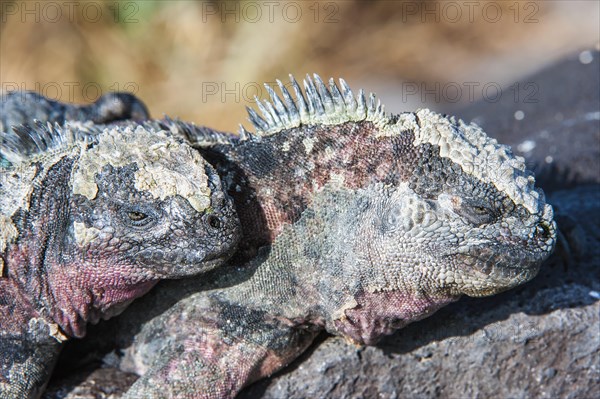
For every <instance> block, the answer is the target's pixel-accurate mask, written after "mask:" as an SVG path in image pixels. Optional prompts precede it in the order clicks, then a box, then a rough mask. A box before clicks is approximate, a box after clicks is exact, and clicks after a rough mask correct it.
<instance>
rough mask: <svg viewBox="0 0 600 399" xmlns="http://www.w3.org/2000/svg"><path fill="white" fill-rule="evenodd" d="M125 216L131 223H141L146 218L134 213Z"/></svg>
mask: <svg viewBox="0 0 600 399" xmlns="http://www.w3.org/2000/svg"><path fill="white" fill-rule="evenodd" d="M127 216H129V219H131V221H133V222H141V221H142V220H144V219H146V218H147V217H148V215H146V214H144V213H142V212H135V211H131V212H128V213H127Z"/></svg>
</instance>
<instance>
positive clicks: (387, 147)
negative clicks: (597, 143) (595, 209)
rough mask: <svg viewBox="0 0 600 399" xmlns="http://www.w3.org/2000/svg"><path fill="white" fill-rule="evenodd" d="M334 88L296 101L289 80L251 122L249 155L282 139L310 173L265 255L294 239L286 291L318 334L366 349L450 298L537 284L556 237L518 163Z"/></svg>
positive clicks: (477, 136) (477, 137)
mask: <svg viewBox="0 0 600 399" xmlns="http://www.w3.org/2000/svg"><path fill="white" fill-rule="evenodd" d="M315 82H316V83H315ZM340 83H341V87H342V89H341V90H340V89H339V88H338V86H337V85H336V84H335V82H334V81H333V80H330V81H329V85H328V86H326V85H325V84H324V83H323V82H322V81H321V79H320V78H319V77H318V76H316V75H315V81H313V80H312V79H311V78H310V77H307V78H306V79H305V81H304V87H305V92H306V94H304V93H302V91H301V90H300V87H299V86H298V84H297V83H296V81H295V80H294V79H293V78H292V84H291V86H292V87H293V89H294V91H295V97H296V98H295V99H293V98H292V96H291V95H290V93H289V92H288V90H287V89H286V87H285V86H284V85H283V84H282V83H281V82H279V86H280V89H281V91H282V98H279V97H278V96H277V95H275V93H274V92H273V91H272V90H271V89H270V88H269V91H270V93H271V97H272V103H269V102H264V103H262V104H260V108H261V110H262V113H263V116H262V117H259V116H258V115H257V114H256V113H255V112H253V111H251V112H250V120H251V121H252V123H253V124H254V125H255V127H256V128H257V130H258V132H257V134H258V135H259V136H261V137H260V140H261V141H262V143H270V142H271V141H272V140H277V138H276V137H281V138H282V139H281V140H285V142H284V143H278V146H279V147H282V148H287V152H294V151H302V152H303V156H304V157H305V158H306V162H305V163H306V164H308V165H309V166H308V167H307V169H306V170H305V171H302V170H295V171H294V174H295V176H303V175H304V173H311V174H312V176H311V178H310V179H312V180H313V183H314V184H313V189H314V190H315V192H314V194H313V195H312V203H311V204H309V206H308V209H307V210H306V211H304V212H303V215H302V216H301V217H300V219H299V220H298V221H297V222H295V223H294V225H293V226H292V227H290V228H287V229H285V230H284V232H283V233H282V235H281V236H280V237H278V238H277V240H276V241H275V245H274V246H275V249H274V250H273V251H276V250H277V248H278V245H281V246H282V247H283V246H286V245H288V246H289V245H291V244H292V243H294V242H298V241H306V243H307V244H306V245H305V246H304V249H303V250H302V251H303V253H302V255H299V258H301V259H303V261H302V262H297V264H298V266H297V269H296V273H297V274H302V275H303V276H304V277H302V278H297V279H296V280H297V281H305V284H304V285H305V287H303V289H302V290H298V291H299V292H302V294H301V296H302V295H304V296H306V297H309V296H312V295H315V296H316V297H318V298H319V305H318V307H319V308H320V309H321V311H322V313H323V314H324V315H325V324H326V326H327V328H328V330H329V331H331V332H334V333H339V334H343V335H345V336H347V337H349V338H350V339H352V340H354V341H356V342H361V343H372V342H374V341H376V340H377V339H378V338H379V337H380V336H381V335H382V334H386V333H389V332H391V331H392V330H393V329H394V328H398V327H401V326H403V325H404V324H406V323H408V322H410V321H413V320H416V319H419V318H422V317H425V316H426V315H427V314H430V313H431V312H433V311H435V310H436V309H438V308H439V307H441V306H442V305H444V304H446V303H448V302H450V301H452V300H455V299H456V298H457V297H458V296H460V295H462V294H466V295H469V296H485V295H491V294H495V293H497V292H500V291H503V290H506V289H509V288H512V287H514V286H517V285H519V284H522V283H524V282H526V281H528V280H529V279H531V278H532V277H534V276H535V275H536V273H537V271H538V269H539V266H540V264H541V262H542V261H543V260H544V259H546V258H547V257H548V256H549V254H550V253H551V252H552V250H553V248H554V244H555V241H556V226H555V223H554V221H553V213H552V208H551V207H550V205H548V204H546V203H545V199H544V195H543V193H542V191H541V190H540V189H537V188H535V187H534V183H535V181H534V178H533V176H532V175H531V173H530V172H529V171H527V170H526V169H525V163H524V160H523V158H520V157H516V156H514V155H513V154H512V152H511V150H510V148H509V147H507V146H504V145H499V144H498V143H497V142H496V140H494V139H491V138H489V137H488V136H487V135H486V134H485V133H484V132H483V131H482V130H481V129H480V128H479V127H478V126H476V125H474V124H466V123H464V122H463V121H460V120H456V119H454V118H452V117H446V116H443V115H439V114H436V113H434V112H432V111H429V110H425V109H424V110H419V111H417V112H414V113H413V112H407V113H402V114H399V115H391V116H386V115H385V113H384V111H383V106H381V104H380V103H379V102H378V101H377V102H376V101H375V97H374V96H373V95H371V96H370V98H369V100H368V101H367V100H366V99H365V96H364V95H363V93H362V91H361V92H360V93H359V95H358V96H356V97H355V96H354V95H353V93H352V92H351V91H350V89H349V88H348V86H347V85H346V83H345V82H344V81H343V80H340ZM242 134H244V135H245V136H246V137H248V132H246V131H242ZM249 137H250V138H252V135H250V136H249ZM307 142H309V143H310V146H309V147H310V148H308V147H307V146H306V143H307ZM302 143H304V145H302ZM290 159H293V156H292V155H290ZM310 179H309V180H310ZM290 181H292V180H290ZM280 243H281V244H280ZM302 257H304V258H302Z"/></svg>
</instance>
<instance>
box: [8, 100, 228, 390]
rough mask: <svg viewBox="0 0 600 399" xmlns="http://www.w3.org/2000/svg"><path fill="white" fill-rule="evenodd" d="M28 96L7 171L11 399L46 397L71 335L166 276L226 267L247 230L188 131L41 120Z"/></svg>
mask: <svg viewBox="0 0 600 399" xmlns="http://www.w3.org/2000/svg"><path fill="white" fill-rule="evenodd" d="M18 95H19V94H15V96H18ZM7 98H9V99H10V98H13V99H14V97H10V96H9V97H7ZM25 98H30V99H31V98H32V97H31V95H27V96H26V97H25ZM3 101H4V99H3ZM7 101H9V102H10V101H12V100H7ZM27 101H28V100H27ZM27 101H24V102H22V103H21V106H23V107H24V108H23V109H22V110H21V111H22V112H21V114H20V115H21V116H22V118H21V120H20V122H21V123H23V124H24V125H27V126H20V127H18V128H16V129H15V130H14V131H7V132H3V141H2V143H1V145H0V157H1V158H2V159H5V160H8V161H9V163H10V166H6V167H3V168H2V169H0V189H1V194H0V314H2V318H1V319H0V353H1V354H2V356H1V357H0V397H1V398H3V399H4V398H19V399H21V398H37V397H39V396H40V395H41V393H42V392H43V389H44V386H45V384H46V383H47V381H48V378H49V376H50V373H51V371H52V368H53V366H54V363H55V361H56V359H57V356H58V353H59V351H60V348H61V344H62V342H63V341H65V340H66V339H68V338H69V337H82V336H83V335H84V334H85V331H86V323H88V322H92V323H97V322H98V321H99V320H100V319H106V318H109V317H111V316H113V315H115V314H118V313H120V312H121V311H122V310H123V309H124V308H125V307H126V306H127V305H128V304H129V303H130V302H131V301H132V300H133V299H135V298H137V297H139V296H141V295H143V294H145V293H146V292H147V291H148V290H150V288H151V287H152V286H153V285H154V284H156V282H158V281H159V280H161V279H167V278H176V277H184V276H190V275H195V274H199V273H202V272H207V271H210V270H212V269H214V268H216V267H217V266H220V265H221V264H223V263H224V262H225V261H226V260H227V258H228V257H229V256H230V255H231V253H232V252H233V251H234V248H235V246H236V244H237V241H238V238H239V220H238V218H237V215H236V213H235V210H234V208H233V204H232V201H231V198H230V197H228V196H227V195H226V193H225V192H224V191H223V188H222V186H221V181H220V179H219V177H218V175H217V174H216V171H215V170H214V169H213V168H212V167H211V166H210V165H209V164H208V163H206V162H205V161H204V160H203V159H202V157H201V156H200V155H199V154H198V152H197V151H195V150H194V149H192V148H191V147H190V146H189V145H188V144H186V143H185V142H183V141H182V140H180V139H176V138H174V137H173V136H172V135H171V134H170V133H169V132H166V131H163V130H160V129H154V128H152V127H151V126H142V125H139V124H138V125H137V126H135V127H125V126H120V125H110V124H109V125H103V126H102V127H97V131H94V132H89V131H87V130H85V128H83V127H82V126H81V125H73V124H70V123H65V124H63V125H62V126H59V125H55V126H52V125H50V124H48V125H45V124H44V123H42V122H38V123H33V121H32V120H31V119H28V118H27V115H28V114H27V112H29V111H31V112H32V115H35V117H36V118H37V117H39V116H40V114H39V113H38V112H37V108H36V107H37V105H39V103H38V102H37V99H36V103H35V104H30V103H28V102H27ZM136 101H137V100H136ZM28 104H30V105H31V109H29V108H27V106H28ZM36 104H37V105H36ZM140 104H141V103H140ZM13 105H14V104H13ZM96 105H97V106H98V107H106V106H107V105H106V104H104V103H103V105H98V104H96ZM55 106H56V104H53V105H52V107H55ZM69 107H70V106H68V105H65V106H64V110H66V111H64V112H66V113H67V114H66V115H62V117H69V118H70V115H71V114H70V113H69V112H70V111H68V110H69V109H70V108H69ZM91 107H92V108H94V106H91ZM109 107H110V105H109ZM9 108H10V107H9ZM2 109H3V110H6V109H7V108H6V107H3V108H2ZM80 110H81V109H80ZM34 111H35V112H34ZM58 112H59V113H60V111H58ZM144 112H145V111H144ZM100 113H101V114H103V115H115V114H118V113H120V114H123V113H122V110H120V108H119V109H117V110H116V111H115V113H111V112H109V110H107V109H104V111H102V112H100ZM125 114H126V115H131V114H130V113H128V112H125ZM44 115H45V116H48V115H49V114H43V113H42V115H41V116H42V117H44ZM5 117H6V118H5ZM11 118H13V116H11V115H6V114H2V120H3V121H4V120H14V118H13V119H11ZM52 118H54V117H52ZM52 118H50V119H52ZM85 118H86V117H84V119H85ZM59 119H60V118H59ZM100 120H102V121H108V120H109V119H106V118H101V119H100ZM92 133H93V134H92Z"/></svg>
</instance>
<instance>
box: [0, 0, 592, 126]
mask: <svg viewBox="0 0 600 399" xmlns="http://www.w3.org/2000/svg"><path fill="white" fill-rule="evenodd" d="M599 4H600V3H599V2H598V1H523V2H518V1H433V0H431V1H351V0H346V1H311V0H309V1H262V2H259V1H205V2H199V1H182V0H180V1H121V2H118V1H114V0H113V1H111V0H107V1H100V0H93V1H1V2H0V5H1V7H0V21H1V22H0V35H1V37H0V81H1V83H2V87H1V88H2V90H3V91H7V90H15V89H21V90H23V89H25V90H36V91H39V92H41V93H42V94H44V95H46V96H48V97H51V98H55V99H60V100H62V101H71V102H81V103H84V102H90V101H94V100H95V99H96V98H97V97H98V96H100V95H101V94H102V93H104V92H107V91H112V90H126V91H132V92H134V93H135V94H136V95H138V96H140V97H141V98H142V99H143V100H144V101H145V102H146V104H147V105H148V107H149V109H150V112H151V113H152V115H153V116H154V117H161V116H163V114H168V115H170V116H173V117H175V116H178V117H181V118H183V119H187V120H192V121H195V122H196V123H199V124H205V125H209V126H211V127H213V128H217V129H222V130H234V129H236V128H237V125H238V124H239V123H240V122H241V123H244V124H245V125H246V126H248V125H249V124H248V123H247V120H246V112H245V106H246V105H252V103H253V96H254V95H258V96H259V97H263V98H264V97H266V91H265V90H264V89H263V88H262V83H263V82H274V80H275V79H276V78H278V79H281V80H287V75H288V74H289V73H292V74H294V75H295V76H296V77H297V78H302V77H303V76H304V75H305V74H306V73H313V72H315V73H318V74H320V75H321V76H322V77H323V78H328V77H332V76H333V77H343V78H345V79H346V80H347V81H348V83H349V84H350V86H351V87H352V88H355V89H358V88H364V89H365V90H367V91H373V92H376V93H377V94H378V96H379V97H380V98H381V99H382V101H383V103H384V104H386V109H387V111H393V112H400V111H405V110H412V109H414V108H417V107H423V106H429V107H432V108H434V109H436V110H441V111H445V112H451V111H452V109H454V108H456V107H462V106H465V105H467V104H468V103H470V102H475V101H478V100H481V99H483V100H488V99H489V100H494V99H495V96H497V95H499V94H500V93H502V95H510V94H511V85H512V84H513V82H515V81H516V80H518V79H521V78H523V77H526V76H528V75H529V74H532V73H534V72H536V71H538V70H539V69H541V68H543V67H544V66H546V65H548V64H551V63H553V62H555V61H556V60H558V59H560V58H562V57H564V56H566V55H569V54H577V53H578V52H581V51H583V50H586V49H594V48H596V49H597V48H598V46H599V41H600V16H599V15H600V10H599ZM581 54H582V56H581V57H583V59H582V60H581V61H582V62H585V61H586V60H585V58H586V57H587V56H586V52H583V53H581ZM587 54H589V53H587ZM513 89H514V88H513ZM532 93H533V92H532ZM512 94H514V93H512ZM530 94H531V93H530ZM534 94H535V93H534ZM521 100H523V99H522V98H517V96H515V101H521Z"/></svg>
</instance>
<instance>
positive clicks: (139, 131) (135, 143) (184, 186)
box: [71, 126, 210, 212]
mask: <svg viewBox="0 0 600 399" xmlns="http://www.w3.org/2000/svg"><path fill="white" fill-rule="evenodd" d="M132 163H135V164H136V165H137V168H138V170H137V171H136V172H135V188H136V189H137V190H139V191H146V192H149V193H150V194H152V195H153V196H154V197H155V198H158V199H161V200H163V199H165V198H166V197H168V196H174V195H179V196H181V197H183V198H185V199H186V200H188V202H189V203H190V205H191V206H192V207H193V208H194V209H195V210H196V211H198V212H203V211H205V210H206V209H207V208H208V207H209V206H210V188H209V186H208V176H207V175H206V171H205V165H206V164H205V163H204V160H203V159H202V157H201V156H200V154H199V153H198V152H197V151H195V150H193V149H192V148H191V147H190V146H188V145H186V144H184V143H181V142H179V141H176V140H174V139H173V138H172V137H171V136H167V134H166V133H165V132H164V131H158V132H151V131H148V130H146V129H145V128H144V127H143V126H138V127H137V128H136V129H135V130H134V129H132V128H131V127H126V128H115V129H112V130H110V131H104V132H103V134H102V135H100V137H99V138H98V143H97V144H96V145H95V146H94V147H92V148H91V149H90V150H88V151H86V152H84V153H82V154H81V157H80V158H79V162H78V164H77V167H76V169H75V171H74V172H73V174H72V176H71V185H72V187H73V193H74V194H81V195H84V196H86V197H88V198H89V199H93V198H95V197H96V194H97V192H98V186H97V185H96V183H95V179H94V176H95V175H96V173H99V172H100V171H101V170H102V168H103V167H104V166H106V165H110V166H113V167H119V166H126V165H129V164H132Z"/></svg>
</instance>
